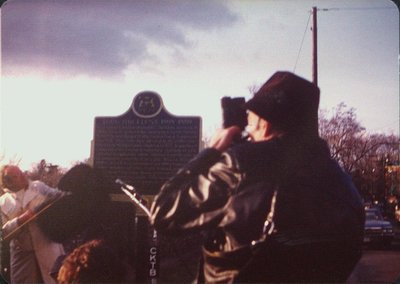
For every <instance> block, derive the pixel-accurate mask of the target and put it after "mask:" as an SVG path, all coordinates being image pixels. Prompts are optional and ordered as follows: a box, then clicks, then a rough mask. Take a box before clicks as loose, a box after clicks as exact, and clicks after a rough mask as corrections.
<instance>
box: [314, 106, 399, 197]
mask: <svg viewBox="0 0 400 284" xmlns="http://www.w3.org/2000/svg"><path fill="white" fill-rule="evenodd" d="M319 131H320V135H321V137H322V138H324V139H325V140H326V141H327V142H328V144H329V148H330V151H331V155H332V157H333V158H334V159H335V160H337V161H338V162H339V164H340V165H341V166H342V167H343V169H344V170H345V171H347V172H348V173H349V174H350V175H351V176H352V177H353V181H354V182H355V183H356V185H357V187H358V188H359V190H360V192H361V193H362V194H363V195H365V196H366V195H371V196H374V197H377V198H384V197H386V195H387V192H388V191H387V189H386V185H385V184H386V182H385V172H386V168H387V165H388V164H389V163H392V164H398V163H399V137H398V136H396V135H385V134H370V133H368V132H367V131H366V129H365V128H364V127H363V126H362V125H361V124H360V123H359V122H358V121H357V117H356V114H355V109H354V108H348V107H347V106H346V105H345V104H344V103H340V104H339V105H338V106H337V107H336V108H335V109H334V111H333V114H332V116H331V117H328V115H327V111H326V110H322V111H320V116H319ZM398 186H399V185H397V187H398Z"/></svg>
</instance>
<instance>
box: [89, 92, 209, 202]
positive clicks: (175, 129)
mask: <svg viewBox="0 0 400 284" xmlns="http://www.w3.org/2000/svg"><path fill="white" fill-rule="evenodd" d="M200 139H201V118H200V117H195V116H181V117H178V116H173V115H171V114H170V113H169V112H168V111H167V110H166V109H165V108H164V105H163V102H162V99H161V97H160V96H159V95H158V94H157V93H154V92H142V93H139V94H137V95H136V96H135V97H134V99H133V102H132V105H131V108H130V109H129V110H128V111H127V112H126V113H124V114H123V115H121V116H117V117H96V118H95V123H94V141H93V143H94V145H93V153H92V154H93V156H92V158H93V166H94V167H95V168H99V169H101V170H103V172H104V173H105V174H106V175H107V177H108V178H109V179H111V180H115V179H117V178H120V179H122V180H123V181H125V182H127V183H129V184H131V185H133V186H134V187H135V188H136V189H137V191H138V192H139V193H141V194H145V195H153V194H156V193H157V192H158V191H159V189H160V187H161V185H162V184H163V183H164V182H165V181H166V180H167V179H168V178H169V177H170V176H171V175H173V174H174V173H175V172H176V171H177V170H178V169H179V168H180V167H181V166H183V165H184V164H185V163H186V162H188V161H189V160H190V159H191V158H192V157H193V156H195V155H196V154H197V153H198V152H199V149H200Z"/></svg>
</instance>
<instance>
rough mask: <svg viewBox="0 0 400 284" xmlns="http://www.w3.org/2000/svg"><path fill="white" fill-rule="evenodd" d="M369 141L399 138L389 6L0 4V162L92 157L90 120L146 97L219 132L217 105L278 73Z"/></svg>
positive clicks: (254, 1)
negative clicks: (353, 121)
mask: <svg viewBox="0 0 400 284" xmlns="http://www.w3.org/2000/svg"><path fill="white" fill-rule="evenodd" d="M314 6H315V7H317V9H318V10H317V23H318V29H317V31H318V85H319V87H320V89H321V101H320V108H321V109H326V110H328V111H329V110H333V109H334V108H335V107H336V106H337V105H338V104H339V103H341V102H344V103H345V104H346V105H347V106H348V107H352V108H354V109H355V111H356V115H357V119H358V121H359V122H360V123H361V125H363V126H364V127H365V128H366V130H367V131H368V132H370V133H387V134H396V135H398V134H399V58H400V57H399V11H398V9H397V7H396V5H395V4H394V3H393V2H392V1H390V0H334V1H328V0H318V1H312V0H226V1H223V0H218V1H189V0H164V1H161V0H159V1H156V0H146V1H144V0H143V1H142V0H136V1H124V0H118V1H108V0H107V1H106V0H104V1H103V0H80V1H72V0H8V1H7V2H6V3H5V4H3V6H2V7H1V100H0V114H1V116H0V126H1V127H0V158H1V161H0V163H5V162H9V161H18V162H19V164H20V166H21V168H23V169H25V170H28V169H30V168H31V166H32V165H33V164H35V163H38V162H39V161H40V160H41V159H45V160H46V161H47V162H48V163H52V164H56V165H59V166H61V167H65V168H68V167H70V166H71V165H73V164H74V163H76V162H78V161H83V160H85V159H87V158H89V155H90V143H91V140H92V138H93V128H94V118H95V117H96V116H119V115H121V114H123V113H125V112H126V111H127V110H128V109H129V108H130V105H131V103H132V100H133V98H134V97H135V95H136V94H138V93H139V92H142V91H145V90H151V91H155V92H157V93H158V94H159V95H160V96H161V97H162V99H163V103H164V107H165V108H166V109H167V110H168V111H169V112H170V113H172V114H173V115H176V116H187V115H190V116H200V117H201V118H202V126H203V127H202V129H203V135H207V136H211V135H212V133H213V132H214V131H215V130H216V129H217V128H219V127H220V125H221V117H222V115H221V110H220V99H221V98H222V97H223V96H231V97H239V96H242V97H243V96H244V97H245V98H246V99H249V98H250V97H251V90H254V89H255V88H257V87H259V86H261V85H262V84H263V83H264V82H265V81H266V80H267V79H268V78H269V77H270V76H271V75H272V74H273V73H275V72H276V71H278V70H286V71H291V72H295V73H296V74H298V75H299V76H302V77H304V78H306V79H309V80H312V31H311V23H312V18H311V13H310V11H311V9H312V7H314Z"/></svg>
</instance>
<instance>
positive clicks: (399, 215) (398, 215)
mask: <svg viewBox="0 0 400 284" xmlns="http://www.w3.org/2000/svg"><path fill="white" fill-rule="evenodd" d="M394 218H395V219H396V221H397V222H399V223H400V205H396V208H395V211H394Z"/></svg>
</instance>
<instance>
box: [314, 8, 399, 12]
mask: <svg viewBox="0 0 400 284" xmlns="http://www.w3.org/2000/svg"><path fill="white" fill-rule="evenodd" d="M391 9H396V8H395V7H349V8H319V9H317V10H318V11H324V12H326V11H332V10H334V11H340V10H391Z"/></svg>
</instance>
